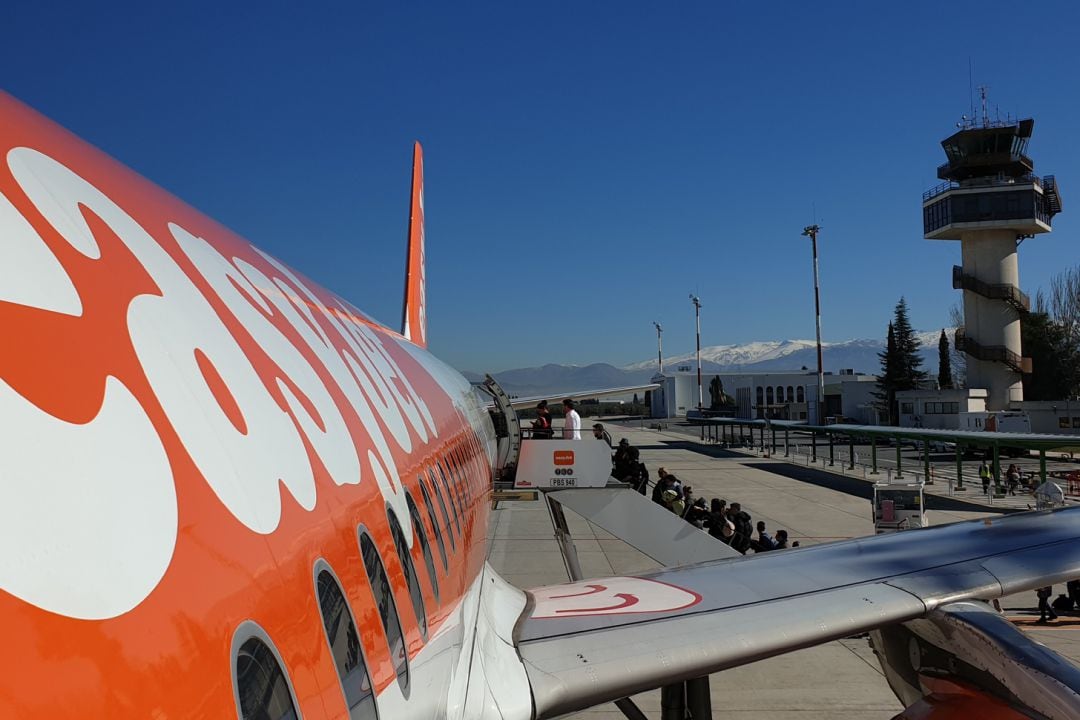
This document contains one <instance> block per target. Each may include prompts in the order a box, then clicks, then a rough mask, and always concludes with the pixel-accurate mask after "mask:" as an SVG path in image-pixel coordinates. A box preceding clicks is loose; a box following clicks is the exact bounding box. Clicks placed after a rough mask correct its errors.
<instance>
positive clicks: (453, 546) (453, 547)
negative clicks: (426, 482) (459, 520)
mask: <svg viewBox="0 0 1080 720" xmlns="http://www.w3.org/2000/svg"><path fill="white" fill-rule="evenodd" d="M428 477H429V478H430V479H431V487H433V488H434V489H435V499H436V500H438V501H439V509H440V510H442V516H443V520H445V521H446V536H447V537H448V538H450V552H457V543H456V542H454V528H452V527H451V526H450V513H448V512H447V511H446V501H445V500H443V491H442V488H440V487H439V481H438V480H437V479H436V478H435V471H434V470H428Z"/></svg>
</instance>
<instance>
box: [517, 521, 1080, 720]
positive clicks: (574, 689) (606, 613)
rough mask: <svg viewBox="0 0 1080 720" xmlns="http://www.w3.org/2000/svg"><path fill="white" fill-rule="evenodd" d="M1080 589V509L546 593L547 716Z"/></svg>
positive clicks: (539, 631)
mask: <svg viewBox="0 0 1080 720" xmlns="http://www.w3.org/2000/svg"><path fill="white" fill-rule="evenodd" d="M1076 577H1080V508H1070V509H1064V510H1057V511H1050V512H1038V513H1023V514H1017V515H1011V516H1008V517H1001V518H993V519H988V520H976V521H970V522H964V523H956V524H953V525H946V526H941V527H936V528H928V529H925V530H915V531H908V532H904V533H897V534H893V535H881V536H877V537H869V538H861V539H857V540H850V541H845V542H839V543H831V544H828V545H819V546H814V547H808V548H802V549H797V550H784V551H777V552H773V553H768V554H764V555H759V556H752V557H747V558H739V559H733V560H720V561H715V562H709V563H704V564H700V565H693V566H687V567H683V568H677V569H670V570H664V571H659V572H656V573H651V574H648V575H642V576H640V577H637V578H602V579H597V580H591V581H589V580H587V581H583V582H580V583H573V584H570V585H564V586H552V587H546V588H539V589H534V590H533V591H532V596H533V602H532V603H530V607H529V608H528V609H527V611H526V615H525V616H524V617H523V618H522V620H521V621H520V622H519V623H518V628H517V631H516V637H517V645H518V652H519V654H520V655H521V658H522V661H523V662H524V663H525V667H526V670H527V672H528V674H529V679H530V683H531V686H532V691H533V699H534V706H535V710H536V717H538V718H546V717H554V716H556V715H559V714H563V713H567V712H571V711H574V710H578V709H582V708H586V707H590V706H592V705H595V704H597V703H600V702H607V701H610V700H613V699H617V698H619V697H626V696H628V695H631V694H633V693H636V692H641V691H644V690H648V689H651V688H656V687H659V686H662V685H665V684H668V683H671V682H676V681H679V680H683V679H688V678H692V677H700V676H702V675H705V674H708V673H712V672H716V671H718V670H722V669H725V668H730V667H735V666H738V665H742V664H745V663H748V662H753V661H755V660H760V659H763V658H765V657H770V656H773V655H778V654H782V653H785V652H790V651H792V650H796V649H800V648H803V647H809V646H812V645H816V644H820V643H823V642H827V641H830V640H835V639H838V638H842V637H846V636H848V635H852V634H856V633H860V632H865V631H867V630H871V629H874V628H876V627H881V626H884V625H890V624H893V623H897V622H905V621H908V620H912V619H915V618H918V617H922V616H924V615H925V614H926V613H927V612H929V611H931V610H933V609H934V608H936V607H939V606H941V605H943V604H945V603H950V602H955V601H958V600H968V599H983V600H988V599H991V598H994V597H1000V596H1001V595H1004V594H1008V593H1014V592H1019V591H1023V590H1030V589H1034V588H1037V587H1041V586H1044V585H1048V584H1051V583H1061V582H1064V581H1066V580H1069V579H1073V578H1076Z"/></svg>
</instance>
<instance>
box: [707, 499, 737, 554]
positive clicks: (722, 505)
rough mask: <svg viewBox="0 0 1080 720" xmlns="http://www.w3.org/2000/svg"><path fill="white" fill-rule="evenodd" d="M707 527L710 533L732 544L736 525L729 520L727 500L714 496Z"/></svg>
mask: <svg viewBox="0 0 1080 720" xmlns="http://www.w3.org/2000/svg"><path fill="white" fill-rule="evenodd" d="M705 527H706V528H708V530H709V534H710V535H712V536H713V537H714V538H716V539H717V540H719V541H720V542H722V543H724V544H725V545H730V544H731V536H732V535H734V534H735V525H734V524H733V523H732V522H731V520H728V516H727V500H721V499H720V498H713V499H712V502H711V503H710V505H709V517H708V518H706V520H705Z"/></svg>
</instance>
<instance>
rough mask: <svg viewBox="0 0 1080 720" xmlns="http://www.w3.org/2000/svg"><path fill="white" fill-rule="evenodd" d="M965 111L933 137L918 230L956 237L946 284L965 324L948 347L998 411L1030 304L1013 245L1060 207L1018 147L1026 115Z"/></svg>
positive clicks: (1020, 394) (1029, 123)
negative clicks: (956, 261) (954, 292)
mask: <svg viewBox="0 0 1080 720" xmlns="http://www.w3.org/2000/svg"><path fill="white" fill-rule="evenodd" d="M985 106H986V104H985V94H984V102H983V113H982V119H981V121H972V120H968V119H967V118H964V122H962V123H960V124H959V125H958V127H960V131H959V132H957V133H955V134H953V135H951V136H950V137H948V138H946V139H945V140H943V141H942V142H941V146H942V147H943V148H944V149H945V155H946V157H947V159H948V162H946V163H945V164H944V165H941V166H940V167H938V169H937V176H938V177H939V178H940V179H942V180H944V182H943V183H941V184H940V185H938V186H937V187H934V188H932V189H931V190H928V191H927V192H925V193H923V203H922V206H923V234H924V237H926V238H927V239H928V240H959V241H960V254H961V257H962V262H963V264H962V265H957V266H954V267H953V287H954V288H957V289H962V290H963V291H964V327H963V328H961V329H959V330H957V332H956V347H957V349H958V350H961V351H963V352H964V353H965V354H966V355H967V384H968V387H972V388H985V389H986V390H987V399H986V406H987V410H1004V409H1007V408H1008V407H1009V404H1010V403H1012V402H1019V401H1021V400H1023V399H1024V389H1023V385H1021V374H1022V373H1030V372H1031V359H1030V358H1025V357H1023V355H1022V353H1021V347H1020V322H1021V319H1022V318H1023V317H1024V316H1025V315H1026V314H1027V313H1028V312H1029V310H1030V307H1031V303H1030V300H1029V299H1028V296H1027V295H1025V294H1024V293H1022V292H1021V291H1020V287H1019V285H1020V274H1019V268H1018V266H1017V257H1016V250H1017V246H1018V245H1019V244H1020V242H1021V241H1022V240H1023V239H1024V238H1028V237H1032V236H1034V235H1035V234H1037V233H1044V232H1050V220H1051V218H1053V217H1054V215H1056V214H1057V213H1059V212H1060V211H1061V198H1060V196H1059V195H1058V191H1057V183H1056V182H1055V180H1054V176H1053V175H1047V176H1046V177H1043V178H1039V177H1038V176H1037V175H1035V174H1034V169H1035V166H1034V164H1033V163H1032V161H1031V158H1029V157H1028V156H1027V155H1026V154H1025V151H1026V150H1027V143H1028V140H1029V139H1030V138H1031V131H1032V128H1034V126H1035V121H1034V120H1032V119H1031V118H1028V119H1025V120H1012V119H1007V120H1005V121H1002V120H991V119H989V117H988V116H987V114H986V110H985Z"/></svg>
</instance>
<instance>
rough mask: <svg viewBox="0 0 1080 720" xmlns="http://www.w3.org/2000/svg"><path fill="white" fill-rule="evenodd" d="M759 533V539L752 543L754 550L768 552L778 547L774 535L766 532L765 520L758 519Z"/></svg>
mask: <svg viewBox="0 0 1080 720" xmlns="http://www.w3.org/2000/svg"><path fill="white" fill-rule="evenodd" d="M757 534H758V536H757V540H755V541H753V543H752V545H753V548H754V552H768V551H770V550H775V549H776V541H775V540H773V538H772V535H770V534H769V533H767V532H765V521H764V520H758V524H757Z"/></svg>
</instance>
